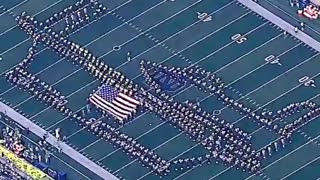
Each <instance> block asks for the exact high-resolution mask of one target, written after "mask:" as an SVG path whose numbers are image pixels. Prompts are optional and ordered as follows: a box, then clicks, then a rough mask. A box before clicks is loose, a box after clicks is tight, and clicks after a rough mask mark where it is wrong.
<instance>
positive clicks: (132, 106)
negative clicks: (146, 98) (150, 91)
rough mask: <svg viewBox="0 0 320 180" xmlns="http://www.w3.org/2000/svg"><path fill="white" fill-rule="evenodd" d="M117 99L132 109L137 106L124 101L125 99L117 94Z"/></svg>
mask: <svg viewBox="0 0 320 180" xmlns="http://www.w3.org/2000/svg"><path fill="white" fill-rule="evenodd" d="M117 100H118V101H119V102H121V103H122V104H125V105H126V106H128V107H130V108H134V109H135V108H137V106H136V105H134V104H132V103H130V102H128V101H126V100H125V99H123V98H121V97H120V96H119V98H118V99H117Z"/></svg>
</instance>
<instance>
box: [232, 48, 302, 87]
mask: <svg viewBox="0 0 320 180" xmlns="http://www.w3.org/2000/svg"><path fill="white" fill-rule="evenodd" d="M301 44H302V42H299V43H298V44H296V45H295V46H293V47H291V48H290V49H288V50H286V51H284V52H283V53H281V54H280V55H279V56H282V55H284V54H286V53H287V52H290V51H291V50H293V49H295V48H296V47H298V46H299V45H301ZM267 64H269V63H268V62H265V63H263V64H262V65H260V66H258V67H256V68H255V69H253V70H251V71H249V72H248V73H246V74H244V75H242V76H240V77H239V78H237V79H236V80H234V81H232V83H235V82H237V81H239V80H240V79H242V77H244V76H248V75H249V74H251V73H252V72H255V71H256V70H258V69H260V68H262V67H264V66H265V65H267Z"/></svg>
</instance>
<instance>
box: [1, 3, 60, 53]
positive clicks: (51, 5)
mask: <svg viewBox="0 0 320 180" xmlns="http://www.w3.org/2000/svg"><path fill="white" fill-rule="evenodd" d="M62 1H63V0H59V1H57V2H55V3H52V4H50V6H47V7H46V8H44V9H42V10H41V11H39V12H37V13H36V14H34V15H32V17H34V16H36V15H38V14H40V13H42V12H44V11H46V10H48V9H50V8H51V7H53V6H55V5H56V4H59V3H60V2H62ZM16 27H18V25H15V26H12V27H11V28H9V29H7V30H6V31H4V32H2V33H0V36H2V35H4V34H6V33H7V32H9V31H11V30H12V29H14V28H16ZM1 55H2V54H1Z"/></svg>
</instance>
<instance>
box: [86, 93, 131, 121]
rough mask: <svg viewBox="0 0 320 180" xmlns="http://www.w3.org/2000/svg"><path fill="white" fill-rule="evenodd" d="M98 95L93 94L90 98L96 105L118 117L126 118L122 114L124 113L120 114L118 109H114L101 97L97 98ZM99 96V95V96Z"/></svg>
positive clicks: (120, 118)
mask: <svg viewBox="0 0 320 180" xmlns="http://www.w3.org/2000/svg"><path fill="white" fill-rule="evenodd" d="M96 97H97V96H95V95H93V96H92V97H91V98H90V100H91V102H92V103H94V104H95V105H96V106H98V107H99V108H101V109H103V110H105V111H106V112H109V113H110V114H112V115H113V116H115V117H116V118H117V119H119V120H122V119H124V118H126V116H124V115H122V114H118V113H117V112H116V111H114V110H113V109H112V108H110V107H108V106H107V105H105V104H104V103H103V102H101V101H100V100H99V99H97V98H96ZM98 97H99V96H98Z"/></svg>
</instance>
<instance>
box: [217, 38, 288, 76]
mask: <svg viewBox="0 0 320 180" xmlns="http://www.w3.org/2000/svg"><path fill="white" fill-rule="evenodd" d="M282 35H283V34H282V33H280V34H278V35H277V36H275V37H273V38H271V39H269V40H268V41H266V42H264V43H263V44H261V45H259V46H257V47H255V48H254V49H252V50H251V51H249V52H248V53H246V54H244V55H242V56H240V57H239V58H238V59H236V60H234V61H231V62H230V63H228V64H226V65H224V66H222V67H221V68H219V69H217V70H216V71H215V73H218V72H220V71H222V70H223V69H225V68H226V67H228V66H230V65H232V64H234V63H236V62H238V61H239V60H240V59H242V58H243V57H245V56H248V55H249V54H251V53H252V52H254V51H256V50H258V49H260V48H262V47H264V46H265V45H267V44H269V43H270V42H271V41H273V40H275V39H278V38H279V37H280V36H282Z"/></svg>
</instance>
